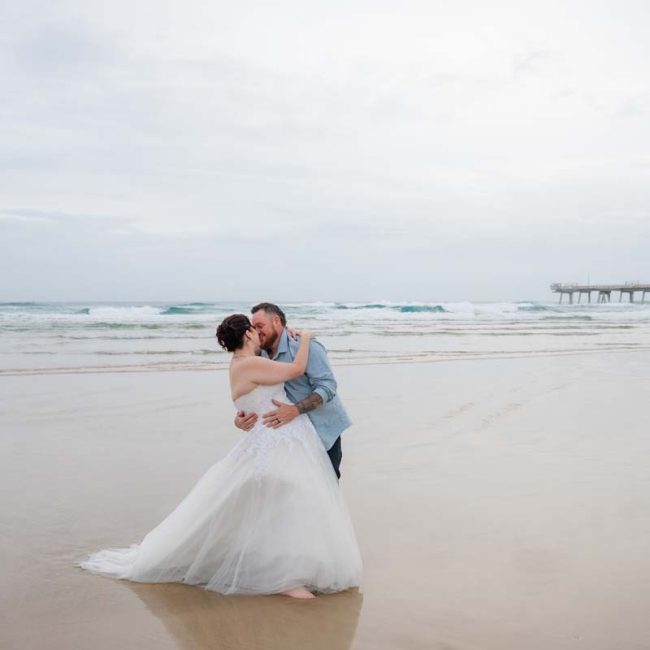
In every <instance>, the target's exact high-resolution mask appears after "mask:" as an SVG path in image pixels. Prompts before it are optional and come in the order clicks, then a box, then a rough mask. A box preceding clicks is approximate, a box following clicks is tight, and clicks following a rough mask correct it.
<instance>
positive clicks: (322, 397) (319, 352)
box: [296, 341, 336, 413]
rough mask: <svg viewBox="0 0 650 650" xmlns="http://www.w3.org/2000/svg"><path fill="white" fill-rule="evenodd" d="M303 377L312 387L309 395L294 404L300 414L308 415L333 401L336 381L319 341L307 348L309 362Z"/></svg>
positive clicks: (325, 352)
mask: <svg viewBox="0 0 650 650" xmlns="http://www.w3.org/2000/svg"><path fill="white" fill-rule="evenodd" d="M305 376H306V377H307V379H309V383H310V384H311V387H312V392H311V394H309V395H307V397H305V399H303V400H301V401H300V402H297V403H296V406H297V407H298V411H299V412H300V413H308V412H309V411H313V410H314V409H317V408H319V407H320V406H323V404H326V403H327V402H329V401H331V400H333V399H334V396H335V395H336V379H335V378H334V373H333V372H332V368H331V366H330V362H329V359H328V358H327V350H325V346H324V345H323V344H322V343H320V342H319V341H312V342H311V344H310V346H309V360H308V361H307V368H306V369H305Z"/></svg>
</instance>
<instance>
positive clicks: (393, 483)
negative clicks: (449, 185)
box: [0, 352, 650, 650]
mask: <svg viewBox="0 0 650 650" xmlns="http://www.w3.org/2000/svg"><path fill="white" fill-rule="evenodd" d="M336 373H337V377H338V379H339V390H340V393H341V396H342V397H343V399H344V401H345V404H346V406H347V407H348V410H349V412H350V414H351V416H352V417H353V419H354V422H355V424H354V426H353V427H352V428H351V429H350V430H348V432H346V433H345V434H344V441H343V447H344V458H343V466H342V469H343V480H342V488H343V489H344V491H345V494H346V498H347V500H348V503H349V506H350V510H351V512H352V516H353V519H354V522H355V527H356V530H357V534H358V538H359V542H360V545H361V551H362V555H363V558H364V581H363V585H362V587H361V589H360V590H359V591H352V592H347V593H342V594H335V595H331V596H324V597H320V598H317V599H316V600H315V601H307V602H295V601H291V600H289V599H286V598H284V597H281V596H270V597H223V596H220V595H218V594H214V593H211V592H206V591H204V590H202V589H200V588H197V587H190V586H185V585H174V584H172V585H146V584H134V583H129V582H126V581H116V580H111V579H108V578H103V577H100V576H96V575H92V574H89V573H87V572H85V571H83V570H81V569H79V568H78V567H75V566H74V562H75V561H76V560H77V559H79V558H81V557H83V556H84V555H85V554H86V553H88V552H90V551H92V550H97V549H100V548H105V547H107V546H121V545H127V544H130V543H133V542H138V541H140V539H141V538H142V537H143V536H144V535H145V534H146V533H147V532H148V531H149V530H150V529H151V528H152V527H153V526H155V525H156V524H157V523H158V522H159V521H160V520H161V519H162V518H163V517H164V516H165V515H166V514H167V513H168V512H169V511H170V510H171V509H172V508H173V507H174V506H175V505H176V504H177V503H178V502H179V501H180V500H181V499H182V498H183V497H184V496H185V494H186V493H187V492H188V491H189V489H190V488H191V487H192V485H193V484H194V483H195V482H196V480H198V478H199V477H200V476H201V475H202V474H203V472H204V471H205V470H206V469H207V468H208V467H209V466H210V465H211V464H212V463H213V462H215V461H216V460H218V459H219V458H220V457H221V456H222V455H223V454H224V453H225V452H226V451H227V450H228V449H229V448H230V447H231V446H232V445H233V444H234V443H235V441H236V440H237V438H238V436H239V435H241V434H240V433H239V432H238V431H237V430H236V429H235V428H234V427H233V426H232V425H231V424H230V422H231V421H232V415H233V407H232V405H231V404H230V403H229V401H228V391H227V387H226V382H227V377H226V374H225V373H224V372H222V371H218V372H214V373H209V372H177V373H142V374H139V373H109V374H97V375H93V374H84V375H74V374H72V375H65V376H57V375H47V376H38V375H34V376H24V377H2V378H0V431H1V434H0V451H1V456H0V457H1V459H2V460H1V467H0V470H1V471H0V490H1V494H2V500H1V502H0V521H1V522H2V524H1V525H2V529H1V532H2V534H1V536H0V558H1V559H0V569H1V570H2V577H3V580H2V589H1V590H0V600H1V612H2V613H1V616H2V620H0V644H1V645H2V647H3V648H21V649H22V648H30V649H31V648H66V649H68V648H93V649H95V650H102V649H104V648H106V649H108V648H111V649H113V648H116V647H128V648H156V649H157V650H164V649H166V648H184V649H185V648H197V649H201V648H215V649H220V650H221V649H227V650H239V649H256V650H257V649H259V648H264V649H271V650H274V649H276V648H277V649H280V648H282V649H283V650H289V649H292V648H306V647H309V648H318V649H320V648H323V649H324V648H328V649H330V650H339V649H340V650H343V649H346V650H347V649H348V648H358V649H364V650H366V649H367V650H370V649H373V650H374V649H384V648H385V649H387V650H388V649H391V650H392V649H395V648H399V649H405V650H408V649H411V648H413V649H416V648H423V649H424V648H427V649H439V650H460V649H478V648H480V649H486V650H491V649H495V650H496V649H499V650H503V649H510V648H512V649H513V650H514V649H515V648H516V649H517V650H519V649H520V648H526V649H527V650H536V649H537V648H539V649H540V650H541V649H544V650H546V649H548V648H554V649H555V650H557V649H562V648H589V649H590V650H599V649H602V650H611V649H612V648H616V650H632V649H639V650H640V649H642V648H643V649H647V648H648V647H650V626H648V623H647V613H646V612H647V611H648V609H649V608H650V578H649V577H648V576H650V557H649V556H650V554H649V553H648V548H650V505H649V504H650V473H649V472H648V470H647V465H648V458H650V455H649V452H650V436H648V434H647V429H648V425H647V422H648V395H650V353H648V352H619V353H614V352H608V353H602V354H586V355H575V356H557V357H553V356H549V357H537V358H535V357H533V358H520V359H489V360H487V359H485V360H473V361H446V362H438V363H419V364H391V365H373V366H350V367H344V366H341V367H337V368H336Z"/></svg>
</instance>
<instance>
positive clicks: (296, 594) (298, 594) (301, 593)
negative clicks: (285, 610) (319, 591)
mask: <svg viewBox="0 0 650 650" xmlns="http://www.w3.org/2000/svg"><path fill="white" fill-rule="evenodd" d="M282 595H283V596H291V598H303V599H305V600H306V599H307V598H316V596H314V594H312V593H311V591H307V590H306V589H305V588H304V587H298V588H297V589H290V590H289V591H283V592H282Z"/></svg>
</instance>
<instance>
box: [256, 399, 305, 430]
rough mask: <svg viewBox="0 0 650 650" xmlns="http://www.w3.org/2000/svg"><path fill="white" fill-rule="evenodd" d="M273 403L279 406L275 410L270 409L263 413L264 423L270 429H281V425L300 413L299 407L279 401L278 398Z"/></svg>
mask: <svg viewBox="0 0 650 650" xmlns="http://www.w3.org/2000/svg"><path fill="white" fill-rule="evenodd" d="M273 403H274V404H275V405H276V406H277V407H278V408H277V409H276V410H275V411H269V412H268V413H264V415H262V417H263V418H264V425H265V426H267V427H269V428H270V429H279V428H280V427H281V426H283V425H285V424H286V423H287V422H291V420H293V419H294V418H296V417H298V416H299V415H300V413H299V412H298V409H297V408H296V407H295V406H294V405H293V404H285V403H284V402H278V400H277V399H274V400H273Z"/></svg>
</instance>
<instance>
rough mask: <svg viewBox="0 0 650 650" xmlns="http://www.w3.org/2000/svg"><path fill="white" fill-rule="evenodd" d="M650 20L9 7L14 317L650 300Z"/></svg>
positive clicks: (402, 6)
mask: <svg viewBox="0 0 650 650" xmlns="http://www.w3.org/2000/svg"><path fill="white" fill-rule="evenodd" d="M649 34H650V3H648V2H647V1H646V0H640V1H638V2H634V1H626V0H623V1H621V0H618V1H615V0H610V1H607V2H595V1H590V2H567V1H564V2H549V1H548V0H546V1H545V2H532V1H529V2H526V1H522V0H519V1H517V2H485V1H476V2H464V1H454V2H451V1H450V2H443V1H436V0H425V1H423V2H408V1H406V2H404V1H400V2H395V1H391V2H382V1H381V0H372V1H369V2H358V1H355V0H346V1H345V2H338V1H336V0H327V2H305V0H297V1H295V2H290V1H283V0H279V1H278V0H276V1H275V2H273V3H261V2H246V1H241V0H240V1H238V2H223V1H216V2H207V1H205V2H198V1H189V2H188V1H187V0H185V1H183V2H181V1H180V0H176V1H174V2H163V1H159V0H156V1H155V2H141V1H138V2H132V1H131V0H129V1H128V2H126V1H124V2H122V1H121V0H117V1H116V0H112V1H111V2H110V3H108V2H104V1H102V2H94V1H93V0H80V1H78V2H57V1H50V2H38V3H34V2H30V1H29V0H8V1H7V2H4V3H2V7H1V8H0V75H1V81H2V100H1V101H0V300H4V301H9V300H93V299H94V300H165V299H169V300H235V299H241V300H247V301H250V300H257V299H275V300H278V301H288V300H377V299H392V300H423V301H429V300H433V301H436V300H441V301H443V300H447V301H449V300H520V299H537V300H553V301H554V300H555V297H554V296H553V295H552V294H550V292H549V289H548V285H549V283H551V282H553V281H564V282H570V281H586V280H587V277H589V278H590V279H591V280H592V281H607V282H610V281H611V282H623V281H629V280H644V281H650V268H649V266H650V264H649V260H650V89H649V83H650V82H649V80H650V37H649V36H648V35H649Z"/></svg>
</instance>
